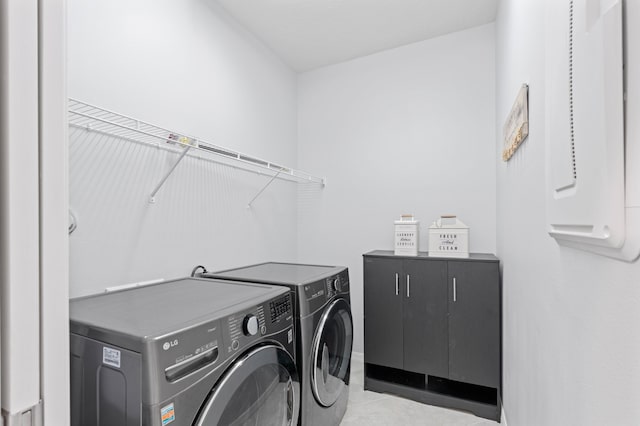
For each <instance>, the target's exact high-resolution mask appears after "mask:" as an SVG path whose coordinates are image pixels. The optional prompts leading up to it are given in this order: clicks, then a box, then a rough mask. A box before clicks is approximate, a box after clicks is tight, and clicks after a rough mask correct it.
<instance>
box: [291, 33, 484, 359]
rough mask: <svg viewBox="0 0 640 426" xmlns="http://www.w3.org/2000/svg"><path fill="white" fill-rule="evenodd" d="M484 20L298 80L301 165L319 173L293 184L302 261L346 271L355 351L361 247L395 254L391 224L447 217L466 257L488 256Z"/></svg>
mask: <svg viewBox="0 0 640 426" xmlns="http://www.w3.org/2000/svg"><path fill="white" fill-rule="evenodd" d="M493 82H494V27H493V24H490V25H486V26H482V27H478V28H474V29H471V30H466V31H462V32H458V33H454V34H450V35H446V36H443V37H439V38H436V39H432V40H428V41H424V42H420V43H415V44H411V45H407V46H404V47H400V48H397V49H393V50H389V51H385V52H382V53H378V54H375V55H371V56H367V57H363V58H359V59H356V60H353V61H350V62H346V63H342V64H338V65H334V66H330V67H326V68H322V69H319V70H316V71H311V72H307V73H304V74H301V75H300V77H299V98H298V99H299V128H298V135H299V136H298V137H299V145H298V164H299V167H300V168H302V169H303V170H304V169H308V170H320V171H321V173H323V174H324V175H326V176H327V179H328V183H327V186H326V187H325V188H324V189H323V190H313V189H303V190H301V191H299V209H300V210H299V219H298V223H299V230H298V252H299V260H300V261H302V262H314V263H325V264H334V265H344V266H347V267H349V272H350V277H351V283H352V287H351V289H352V294H351V297H352V311H353V316H354V322H355V350H356V351H360V352H361V351H362V350H363V329H362V327H363V324H362V310H363V306H362V297H363V295H362V285H363V284H362V257H361V256H362V254H363V253H365V252H368V251H370V250H374V249H391V250H392V249H393V221H394V220H397V219H398V218H399V216H400V215H401V214H403V213H413V214H414V215H415V216H416V217H417V218H418V219H419V220H420V221H421V229H420V232H421V236H420V249H421V250H423V251H426V250H427V226H428V225H429V224H430V223H431V221H433V220H435V219H436V218H437V217H439V215H440V214H443V213H454V214H457V215H458V217H460V219H461V220H463V221H464V222H465V223H466V224H467V225H469V226H470V227H471V241H470V247H471V250H472V251H475V252H494V251H495V215H496V212H495V167H494V164H495V163H494V149H493V147H494V145H495V144H494V140H495V130H494V127H493V123H494V121H495V117H494V85H493Z"/></svg>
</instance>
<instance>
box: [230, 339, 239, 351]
mask: <svg viewBox="0 0 640 426" xmlns="http://www.w3.org/2000/svg"><path fill="white" fill-rule="evenodd" d="M239 347H240V342H238V341H237V340H234V341H233V342H231V349H233V350H234V351H237V350H238V348H239Z"/></svg>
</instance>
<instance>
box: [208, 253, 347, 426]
mask: <svg viewBox="0 0 640 426" xmlns="http://www.w3.org/2000/svg"><path fill="white" fill-rule="evenodd" d="M202 276H203V277H207V278H216V279H227V280H234V281H243V282H254V283H264V284H265V285H283V286H286V287H288V288H289V290H290V292H291V295H292V297H293V300H294V301H295V303H294V312H295V317H296V320H295V327H296V341H297V345H296V362H297V365H298V372H299V375H300V380H301V387H302V406H301V413H300V423H301V424H302V425H309V426H316V425H323V426H325V425H329V426H330V425H339V424H340V421H341V420H342V418H343V416H344V413H345V411H346V409H347V401H348V397H349V375H350V368H351V349H352V345H353V321H352V317H351V306H350V293H349V271H348V269H347V268H344V267H337V266H323V265H304V264H295V263H275V262H268V263H261V264H258V265H251V266H246V267H241V268H236V269H229V270H225V271H220V272H213V273H205V274H203V275H202Z"/></svg>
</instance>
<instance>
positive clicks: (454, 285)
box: [453, 277, 458, 302]
mask: <svg viewBox="0 0 640 426" xmlns="http://www.w3.org/2000/svg"><path fill="white" fill-rule="evenodd" d="M457 299H458V298H457V294H456V277H453V301H454V302H455V301H456V300H457Z"/></svg>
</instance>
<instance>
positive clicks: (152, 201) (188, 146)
mask: <svg viewBox="0 0 640 426" xmlns="http://www.w3.org/2000/svg"><path fill="white" fill-rule="evenodd" d="M190 149H191V145H187V146H185V148H184V151H182V154H180V157H178V160H177V161H176V162H175V163H174V164H173V166H171V168H170V169H169V171H168V172H167V173H166V174H165V175H164V177H163V178H162V179H161V180H160V182H159V183H158V184H157V185H156V187H155V188H154V189H153V191H151V197H150V198H149V202H150V203H151V204H153V203H155V202H156V194H157V193H158V191H160V188H162V185H164V183H165V182H166V181H167V179H169V176H171V173H173V171H174V170H175V169H176V167H178V164H180V162H181V161H182V159H183V158H184V157H185V155H187V152H189V150H190Z"/></svg>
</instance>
